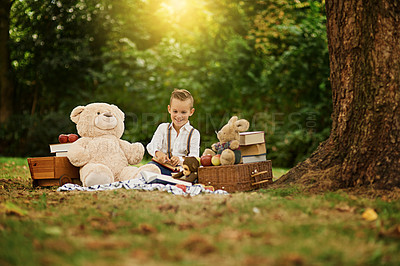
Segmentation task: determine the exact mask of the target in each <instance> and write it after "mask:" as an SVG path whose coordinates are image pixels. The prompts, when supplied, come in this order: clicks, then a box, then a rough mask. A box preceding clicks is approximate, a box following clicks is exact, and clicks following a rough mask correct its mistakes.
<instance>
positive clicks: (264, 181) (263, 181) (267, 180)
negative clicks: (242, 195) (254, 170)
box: [251, 179, 272, 186]
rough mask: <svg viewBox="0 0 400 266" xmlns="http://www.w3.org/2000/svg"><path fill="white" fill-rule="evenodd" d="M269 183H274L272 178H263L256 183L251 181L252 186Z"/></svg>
mask: <svg viewBox="0 0 400 266" xmlns="http://www.w3.org/2000/svg"><path fill="white" fill-rule="evenodd" d="M267 182H268V183H269V182H271V183H272V180H271V179H265V180H262V181H258V182H255V183H251V185H252V186H255V185H260V184H263V183H267Z"/></svg>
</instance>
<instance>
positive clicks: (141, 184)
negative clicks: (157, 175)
mask: <svg viewBox="0 0 400 266" xmlns="http://www.w3.org/2000/svg"><path fill="white" fill-rule="evenodd" d="M120 188H125V189H138V190H147V191H153V190H159V191H167V192H168V193H172V194H174V195H190V196H196V195H199V194H201V193H209V194H223V195H226V194H228V192H226V191H225V190H216V191H211V190H208V189H205V188H204V186H202V185H200V184H195V185H192V186H186V191H184V190H185V189H181V188H180V187H177V186H174V185H162V184H146V183H145V181H144V179H143V178H142V177H139V178H135V179H131V180H128V181H118V182H114V183H111V184H104V185H96V186H91V187H82V186H79V185H76V184H70V183H68V184H64V185H63V186H61V187H59V188H58V189H57V191H59V192H63V191H104V190H114V189H120Z"/></svg>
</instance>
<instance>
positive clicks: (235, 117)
mask: <svg viewBox="0 0 400 266" xmlns="http://www.w3.org/2000/svg"><path fill="white" fill-rule="evenodd" d="M237 120H238V117H237V116H236V115H235V116H232V117H231V119H229V122H228V124H230V125H234V124H235V122H236V121H237Z"/></svg>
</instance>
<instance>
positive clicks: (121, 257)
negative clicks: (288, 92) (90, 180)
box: [0, 158, 400, 265]
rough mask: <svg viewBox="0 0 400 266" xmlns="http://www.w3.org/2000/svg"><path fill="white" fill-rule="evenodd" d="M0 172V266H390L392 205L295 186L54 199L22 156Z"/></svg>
mask: <svg viewBox="0 0 400 266" xmlns="http://www.w3.org/2000/svg"><path fill="white" fill-rule="evenodd" d="M0 169H1V178H0V265H43V264H49V265H109V264H119V265H136V264H143V265H399V264H400V255H399V251H400V241H399V233H400V232H399V231H398V230H400V228H398V227H399V225H400V203H399V201H390V200H387V201H383V200H380V199H375V200H374V199H369V198H365V197H360V196H354V195H349V194H347V193H344V192H328V193H324V194H318V195H311V194H306V193H303V192H302V191H301V189H300V188H299V187H285V188H279V189H272V188H270V189H262V190H259V191H254V192H247V193H232V194H230V195H224V196H222V195H199V196H196V197H183V196H174V195H171V194H168V193H166V192H144V191H136V190H135V191H130V190H125V189H119V190H115V191H104V192H63V193H60V192H56V188H36V189H33V188H32V186H31V184H30V174H29V168H28V167H27V164H26V160H24V159H20V158H0ZM285 171H286V170H282V172H283V173H284V172H285ZM279 175H280V174H279V172H278V173H277V174H276V173H274V176H275V177H277V176H279ZM366 208H373V209H375V211H376V212H377V213H378V219H377V220H375V221H366V220H364V219H363V218H362V213H363V211H364V210H365V209H366Z"/></svg>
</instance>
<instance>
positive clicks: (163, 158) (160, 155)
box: [155, 151, 170, 163]
mask: <svg viewBox="0 0 400 266" xmlns="http://www.w3.org/2000/svg"><path fill="white" fill-rule="evenodd" d="M155 156H156V158H157V159H158V160H159V161H160V162H162V163H166V162H169V161H170V160H169V159H168V156H167V155H166V154H165V153H163V152H162V151H156V154H155Z"/></svg>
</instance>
